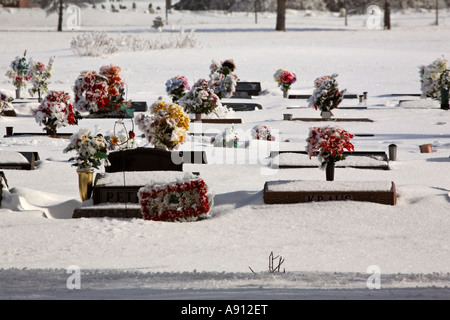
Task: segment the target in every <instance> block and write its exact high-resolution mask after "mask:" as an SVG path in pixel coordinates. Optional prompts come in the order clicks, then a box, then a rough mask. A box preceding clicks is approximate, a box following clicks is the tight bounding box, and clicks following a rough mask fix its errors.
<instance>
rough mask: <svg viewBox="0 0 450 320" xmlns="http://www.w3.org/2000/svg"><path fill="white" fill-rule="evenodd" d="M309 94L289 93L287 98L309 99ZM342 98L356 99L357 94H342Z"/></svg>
mask: <svg viewBox="0 0 450 320" xmlns="http://www.w3.org/2000/svg"><path fill="white" fill-rule="evenodd" d="M309 97H311V94H290V95H289V96H288V98H289V99H309ZM344 99H358V95H357V94H344Z"/></svg>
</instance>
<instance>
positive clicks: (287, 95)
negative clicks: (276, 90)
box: [283, 89, 289, 99]
mask: <svg viewBox="0 0 450 320" xmlns="http://www.w3.org/2000/svg"><path fill="white" fill-rule="evenodd" d="M288 97H289V90H288V89H284V90H283V98H285V99H287V98H288Z"/></svg>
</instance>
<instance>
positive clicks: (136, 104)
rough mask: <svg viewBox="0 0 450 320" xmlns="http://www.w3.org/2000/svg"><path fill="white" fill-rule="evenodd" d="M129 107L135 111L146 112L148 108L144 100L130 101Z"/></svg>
mask: <svg viewBox="0 0 450 320" xmlns="http://www.w3.org/2000/svg"><path fill="white" fill-rule="evenodd" d="M131 109H134V111H135V112H146V111H147V110H148V106H147V102H145V101H132V102H131Z"/></svg>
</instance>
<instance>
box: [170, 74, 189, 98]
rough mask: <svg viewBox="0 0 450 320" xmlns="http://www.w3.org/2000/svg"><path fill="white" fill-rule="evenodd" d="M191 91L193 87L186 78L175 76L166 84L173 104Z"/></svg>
mask: <svg viewBox="0 0 450 320" xmlns="http://www.w3.org/2000/svg"><path fill="white" fill-rule="evenodd" d="M189 90H191V87H190V86H189V83H188V80H187V78H186V77H185V76H175V77H173V78H170V79H169V80H167V82H166V92H167V94H168V95H169V96H170V97H171V98H172V102H173V103H177V102H178V100H180V99H181V98H182V97H184V96H185V94H186V92H187V91H189Z"/></svg>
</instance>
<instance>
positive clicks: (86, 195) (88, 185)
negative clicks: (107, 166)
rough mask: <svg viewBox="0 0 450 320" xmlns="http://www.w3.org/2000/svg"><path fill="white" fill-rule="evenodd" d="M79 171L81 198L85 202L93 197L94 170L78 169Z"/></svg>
mask: <svg viewBox="0 0 450 320" xmlns="http://www.w3.org/2000/svg"><path fill="white" fill-rule="evenodd" d="M77 173H78V189H79V191H80V198H81V201H82V202H84V201H86V200H89V199H90V198H91V194H92V185H93V182H94V170H89V169H88V170H77Z"/></svg>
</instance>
